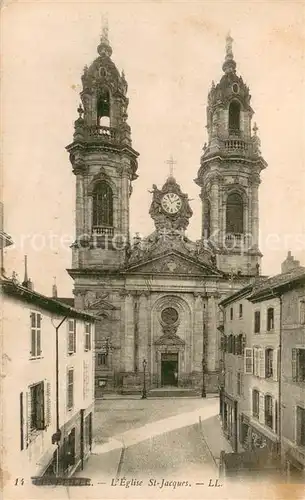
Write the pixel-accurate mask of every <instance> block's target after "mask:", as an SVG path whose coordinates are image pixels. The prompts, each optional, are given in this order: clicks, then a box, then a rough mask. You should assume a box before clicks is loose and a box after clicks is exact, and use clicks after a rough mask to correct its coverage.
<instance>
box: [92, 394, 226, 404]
mask: <svg viewBox="0 0 305 500" xmlns="http://www.w3.org/2000/svg"><path fill="white" fill-rule="evenodd" d="M212 398H218V394H216V393H215V394H214V393H211V394H207V397H206V399H212ZM114 399H120V400H128V399H142V398H141V394H118V393H116V392H113V393H107V394H104V395H103V396H102V397H99V398H95V400H96V401H99V402H101V401H103V400H114ZM147 399H148V400H154V399H162V400H164V399H176V396H173V397H163V396H149V394H148V396H147ZM179 399H202V398H201V396H179Z"/></svg>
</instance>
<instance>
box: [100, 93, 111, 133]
mask: <svg viewBox="0 0 305 500" xmlns="http://www.w3.org/2000/svg"><path fill="white" fill-rule="evenodd" d="M97 124H98V125H99V126H104V127H109V126H110V94H109V90H107V89H103V90H102V92H101V93H100V95H99V96H98V99H97Z"/></svg>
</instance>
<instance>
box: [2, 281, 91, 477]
mask: <svg viewBox="0 0 305 500" xmlns="http://www.w3.org/2000/svg"><path fill="white" fill-rule="evenodd" d="M1 302H2V315H3V316H2V342H3V343H2V349H3V351H2V353H3V362H2V374H1V377H2V379H1V385H2V397H3V399H2V400H3V410H2V429H1V438H2V443H1V444H2V450H4V451H3V453H4V455H3V456H2V464H3V467H4V470H5V473H6V475H7V477H11V478H22V477H24V478H26V477H41V476H43V475H56V476H70V475H71V474H72V473H73V472H74V471H75V470H76V469H77V468H79V467H81V466H82V464H83V461H84V460H85V459H86V457H87V456H88V455H89V453H90V450H91V446H92V432H93V431H92V415H93V408H94V390H93V387H94V382H93V381H94V362H93V350H92V344H93V342H94V319H93V317H92V315H90V314H88V313H83V312H81V311H77V310H75V309H73V308H71V307H69V306H66V305H64V304H61V303H59V302H58V301H56V300H53V299H50V298H47V297H45V296H43V295H41V294H39V293H37V292H34V291H33V290H30V289H29V288H27V287H25V286H21V285H20V284H18V283H17V282H16V281H15V280H9V279H2V280H1ZM5 450H6V451H5Z"/></svg>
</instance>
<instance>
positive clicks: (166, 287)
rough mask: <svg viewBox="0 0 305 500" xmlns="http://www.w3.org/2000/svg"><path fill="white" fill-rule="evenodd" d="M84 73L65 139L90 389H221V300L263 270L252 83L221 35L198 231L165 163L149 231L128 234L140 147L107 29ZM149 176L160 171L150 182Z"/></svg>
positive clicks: (260, 162)
mask: <svg viewBox="0 0 305 500" xmlns="http://www.w3.org/2000/svg"><path fill="white" fill-rule="evenodd" d="M98 54H99V55H98V57H97V58H96V59H95V60H94V62H93V63H92V64H91V65H90V66H89V67H85V69H84V73H83V75H82V86H83V90H82V92H81V94H80V97H81V101H82V105H80V106H79V109H78V113H79V118H78V119H77V120H76V122H75V131H74V136H73V142H72V143H71V144H70V145H69V146H67V151H68V152H69V155H70V161H71V164H72V168H73V172H74V174H75V178H76V211H75V213H76V221H75V227H76V238H75V243H74V244H73V245H72V267H71V269H69V270H68V272H69V274H70V275H71V276H72V278H73V279H74V295H75V306H76V307H77V308H82V309H88V310H90V312H92V313H94V314H95V315H98V316H100V317H101V322H100V324H99V325H96V344H95V354H96V360H95V363H96V364H95V390H96V396H99V395H101V394H102V393H103V392H104V391H107V390H117V391H119V392H135V391H140V390H141V388H142V385H143V375H144V371H145V374H146V385H147V389H148V390H151V389H154V388H161V387H168V386H170V387H173V386H176V387H178V388H184V389H189V390H192V391H195V392H197V393H200V391H202V389H203V387H204V388H205V390H206V391H207V392H211V391H216V390H217V387H218V375H219V370H220V359H221V353H220V345H221V335H222V331H221V312H220V310H219V308H218V302H219V301H220V300H221V299H223V298H224V297H225V296H227V295H228V294H229V293H233V292H234V291H236V290H238V289H239V288H241V287H243V286H245V285H246V284H247V283H249V281H251V279H253V278H254V277H255V275H257V274H258V273H259V267H260V259H261V253H260V251H259V248H258V227H259V225H258V223H259V214H258V188H259V183H260V172H261V170H262V169H263V168H265V167H266V163H265V161H264V160H263V158H262V156H261V153H260V142H259V139H258V137H257V127H256V126H254V128H253V130H251V120H252V115H253V110H252V109H251V107H250V94H249V89H248V87H247V86H246V85H245V84H244V82H243V80H242V78H241V77H239V76H237V74H236V63H235V61H234V58H233V53H232V39H231V38H230V37H227V42H226V57H225V62H224V64H223V72H224V74H223V76H222V78H221V80H220V82H219V83H218V84H217V85H215V84H214V83H213V84H212V87H211V89H210V92H209V94H208V106H207V130H208V144H206V145H204V148H203V154H202V157H201V160H200V168H199V171H198V174H197V178H196V180H195V182H196V184H197V185H198V186H200V188H201V193H200V196H201V200H202V214H201V218H202V234H201V235H200V239H198V240H197V241H195V242H194V241H191V240H190V239H189V238H188V237H187V235H186V229H187V227H188V224H189V219H190V218H191V217H192V215H193V213H192V210H191V207H190V204H189V199H188V196H187V194H186V193H184V192H183V190H182V189H181V187H180V185H179V184H178V182H177V181H176V179H175V178H174V176H173V174H172V172H171V174H170V175H169V177H168V179H167V180H166V182H165V184H164V185H163V186H162V187H159V188H158V187H157V185H153V187H152V191H151V195H152V199H151V206H150V209H149V214H150V216H151V217H152V219H153V220H154V224H155V230H154V232H153V233H152V234H150V235H148V236H147V237H144V238H140V237H138V236H136V237H134V238H133V239H132V240H131V239H130V234H129V211H130V198H131V196H132V185H133V182H134V181H136V179H137V177H138V174H137V171H138V156H139V154H138V152H137V151H135V150H134V149H133V146H132V141H131V130H130V127H129V125H128V122H127V119H128V115H127V108H128V104H129V101H128V97H127V82H126V79H125V75H124V74H123V73H120V72H119V71H118V70H117V68H116V66H115V64H114V62H113V61H112V49H111V46H110V43H109V40H108V30H107V29H104V31H103V34H102V37H101V41H100V44H99V46H98ZM156 182H158V180H157V179H156Z"/></svg>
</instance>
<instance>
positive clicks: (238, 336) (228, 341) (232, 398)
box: [219, 284, 253, 452]
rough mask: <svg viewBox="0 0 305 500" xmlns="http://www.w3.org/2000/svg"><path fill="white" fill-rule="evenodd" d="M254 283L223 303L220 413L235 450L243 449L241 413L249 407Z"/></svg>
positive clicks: (225, 432) (224, 428)
mask: <svg viewBox="0 0 305 500" xmlns="http://www.w3.org/2000/svg"><path fill="white" fill-rule="evenodd" d="M252 289H253V284H250V285H248V286H247V287H244V288H242V289H241V290H239V291H238V292H236V293H234V294H232V295H230V296H229V297H227V298H226V299H224V300H222V301H221V303H220V308H221V310H222V315H223V322H222V324H221V325H220V326H219V328H220V329H221V330H222V332H223V337H222V338H223V341H222V344H221V345H222V371H223V376H222V378H221V383H220V416H221V419H222V424H223V432H224V434H225V435H226V437H227V439H228V440H229V441H230V444H231V446H232V448H233V450H234V451H235V452H237V451H240V450H241V449H242V446H241V443H242V441H243V437H242V435H241V430H242V426H241V416H242V414H243V412H244V411H247V410H248V406H249V405H248V401H249V397H248V393H249V387H248V382H249V381H248V379H247V378H246V377H245V373H244V354H245V346H246V342H247V334H248V332H249V331H250V329H251V322H252V319H251V318H252V305H251V303H250V302H249V301H248V300H247V297H248V296H249V295H250V294H251V292H252Z"/></svg>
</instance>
